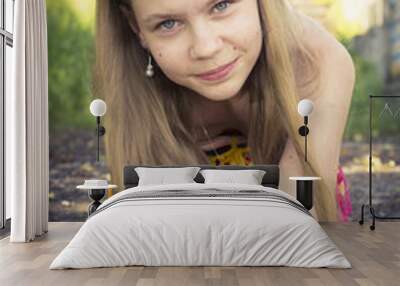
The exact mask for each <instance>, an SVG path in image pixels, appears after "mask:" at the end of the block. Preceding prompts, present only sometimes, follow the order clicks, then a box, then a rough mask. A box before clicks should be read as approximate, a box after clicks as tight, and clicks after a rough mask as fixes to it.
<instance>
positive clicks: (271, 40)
mask: <svg viewBox="0 0 400 286" xmlns="http://www.w3.org/2000/svg"><path fill="white" fill-rule="evenodd" d="M258 6H259V12H260V21H261V25H262V29H263V38H264V41H263V49H262V52H261V54H260V57H259V59H258V61H257V63H256V65H255V67H254V69H253V70H252V72H251V74H250V75H249V78H248V79H247V81H246V83H245V90H247V91H248V93H249V96H250V97H249V98H250V110H249V114H250V119H249V126H248V127H249V129H248V130H249V133H248V146H249V147H250V150H251V158H252V161H253V162H254V163H255V164H278V163H279V160H280V158H281V156H282V152H283V149H284V147H285V142H286V141H287V140H288V139H291V140H292V142H293V143H294V146H295V149H296V152H297V154H298V156H299V158H303V157H304V153H303V150H304V146H303V144H304V143H303V138H302V137H300V136H299V135H298V131H297V130H298V127H299V126H301V125H302V118H301V117H300V116H299V115H298V113H297V103H298V101H299V98H298V95H297V91H298V90H299V88H302V87H304V86H307V85H309V84H310V82H315V80H312V79H313V78H314V77H315V75H316V72H315V71H316V69H315V65H314V59H313V57H314V56H313V54H311V53H310V52H309V51H308V50H307V49H306V48H305V47H304V45H303V44H302V42H301V41H300V40H299V36H298V35H300V34H301V30H300V29H301V27H300V26H299V20H296V17H295V13H294V12H293V11H291V8H290V7H289V6H288V5H287V3H286V1H285V0H273V1H270V0H259V1H258ZM124 9H125V11H126V10H127V9H128V10H129V9H130V11H133V10H132V7H131V5H130V2H129V0H119V1H115V0H98V1H97V22H96V67H95V86H94V87H95V90H94V93H95V94H96V96H99V97H101V98H103V99H104V100H105V101H106V102H107V105H108V112H107V116H106V117H105V127H106V129H107V133H106V136H105V146H106V157H107V163H108V166H109V168H110V171H111V176H112V180H113V181H114V182H116V183H118V184H119V185H120V186H122V185H123V182H122V174H123V167H124V166H125V165H128V164H151V165H167V164H168V165H170V164H176V165H180V164H182V165H188V164H208V163H209V161H208V158H207V156H206V155H205V154H204V152H203V151H202V150H201V149H200V148H199V146H197V145H196V142H195V140H194V139H193V137H192V135H191V134H192V130H193V129H194V128H196V127H195V126H188V125H189V124H188V122H190V120H189V117H190V101H191V98H192V97H191V94H193V92H192V91H191V90H189V89H187V88H185V87H182V86H180V85H177V84H175V83H174V82H172V81H170V80H169V79H167V78H166V76H165V75H164V74H163V73H162V72H161V70H160V69H159V68H158V67H157V66H155V76H154V77H153V78H151V79H149V78H148V77H146V75H145V72H144V71H145V67H146V65H147V60H148V53H147V51H146V50H145V49H143V47H142V46H141V44H140V40H139V38H138V36H137V34H136V33H134V32H133V30H132V29H131V26H130V24H131V23H132V21H134V19H128V18H127V16H126V13H124V11H123V10H124ZM132 14H133V13H132ZM299 67H301V68H302V69H304V70H303V71H302V72H303V74H304V73H307V74H308V76H307V77H303V79H302V80H301V81H300V80H299V79H298V78H296V77H295V73H294V69H295V68H299ZM305 78H308V79H307V80H304V79H305ZM313 161H314V160H313V158H312V156H310V157H309V163H304V162H303V169H304V174H306V175H318V174H320V171H321V170H318V169H316V167H315V164H313ZM319 189H322V190H324V189H327V184H326V181H325V180H324V178H323V180H321V181H320V183H319ZM327 190H328V191H320V192H316V193H315V197H316V200H315V201H316V203H315V208H316V212H317V215H318V217H319V219H320V220H336V203H335V196H334V194H335V193H334V190H332V187H331V188H330V189H327Z"/></svg>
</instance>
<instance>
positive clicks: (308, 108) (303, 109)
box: [297, 99, 314, 162]
mask: <svg viewBox="0 0 400 286" xmlns="http://www.w3.org/2000/svg"><path fill="white" fill-rule="evenodd" d="M313 110H314V104H313V102H312V101H311V100H309V99H303V100H301V101H300V102H299V104H298V105H297V111H298V113H299V114H300V115H301V116H303V117H304V125H303V126H301V127H300V128H299V134H300V135H301V136H303V137H304V160H305V161H306V162H307V135H308V133H309V132H310V130H309V129H308V126H307V125H308V116H309V115H310V114H311V113H312V112H313Z"/></svg>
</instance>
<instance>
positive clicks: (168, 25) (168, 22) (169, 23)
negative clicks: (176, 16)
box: [157, 19, 176, 30]
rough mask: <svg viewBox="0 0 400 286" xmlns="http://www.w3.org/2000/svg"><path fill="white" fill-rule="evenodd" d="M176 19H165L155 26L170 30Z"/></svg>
mask: <svg viewBox="0 0 400 286" xmlns="http://www.w3.org/2000/svg"><path fill="white" fill-rule="evenodd" d="M175 23H176V21H175V20H171V19H169V20H165V21H163V22H161V23H160V24H158V25H157V28H160V27H161V28H164V29H165V30H171V29H172V28H174V26H175Z"/></svg>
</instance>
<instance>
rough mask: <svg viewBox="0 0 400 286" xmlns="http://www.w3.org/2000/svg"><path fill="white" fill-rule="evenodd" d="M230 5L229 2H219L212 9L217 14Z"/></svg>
mask: <svg viewBox="0 0 400 286" xmlns="http://www.w3.org/2000/svg"><path fill="white" fill-rule="evenodd" d="M230 4H231V3H230V1H221V2H218V3H217V4H215V6H214V9H216V10H217V12H222V11H224V10H226V8H228V7H229V5H230Z"/></svg>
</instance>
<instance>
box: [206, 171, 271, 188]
mask: <svg viewBox="0 0 400 286" xmlns="http://www.w3.org/2000/svg"><path fill="white" fill-rule="evenodd" d="M265 173H266V172H265V171H262V170H255V169H254V170H215V169H206V170H201V171H200V174H202V175H203V177H204V183H205V184H211V183H226V184H229V183H231V184H232V183H233V184H246V185H261V182H262V179H263V177H264V175H265Z"/></svg>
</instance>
